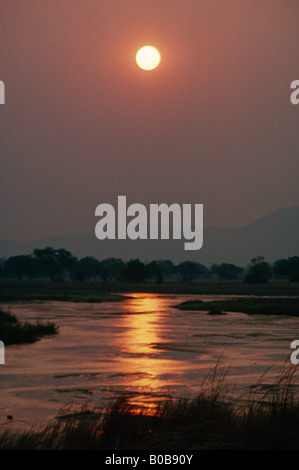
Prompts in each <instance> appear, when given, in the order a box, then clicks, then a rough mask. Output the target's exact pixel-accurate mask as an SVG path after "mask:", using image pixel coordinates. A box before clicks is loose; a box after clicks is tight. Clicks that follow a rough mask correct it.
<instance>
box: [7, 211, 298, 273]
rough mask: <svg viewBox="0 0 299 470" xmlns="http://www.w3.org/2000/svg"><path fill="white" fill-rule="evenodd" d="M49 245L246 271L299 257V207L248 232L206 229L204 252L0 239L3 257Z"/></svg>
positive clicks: (73, 238)
mask: <svg viewBox="0 0 299 470" xmlns="http://www.w3.org/2000/svg"><path fill="white" fill-rule="evenodd" d="M46 246H52V247H53V248H56V249H58V248H65V249H66V250H69V251H70V252H71V253H72V254H73V255H75V256H77V257H79V258H82V257H85V256H95V257H96V258H98V259H104V258H109V257H116V258H122V259H123V260H124V261H126V260H128V259H130V258H139V259H140V260H142V261H151V260H153V259H170V260H172V261H173V262H179V261H184V260H192V261H198V262H200V263H202V264H205V265H207V266H208V265H210V264H212V263H224V262H225V263H234V264H238V265H240V266H245V265H247V264H248V263H249V262H250V260H251V259H252V258H253V257H255V256H258V255H262V256H264V257H265V259H266V260H267V261H269V262H273V261H275V260H276V259H279V258H287V257H289V256H299V207H286V208H281V209H277V210H275V211H274V212H272V213H270V214H268V215H265V216H262V217H260V218H258V219H256V220H254V221H253V222H251V223H249V224H247V225H245V226H243V227H204V242H203V247H202V248H201V249H200V250H198V251H184V240H183V239H182V240H171V239H170V240H134V241H133V240H129V239H128V240H103V241H100V240H98V239H97V238H96V236H95V234H94V233H78V234H69V235H61V236H55V237H49V238H44V239H40V240H32V241H16V240H2V241H1V240H0V257H2V258H8V257H9V256H15V255H20V254H30V253H32V251H33V250H34V249H35V248H45V247H46Z"/></svg>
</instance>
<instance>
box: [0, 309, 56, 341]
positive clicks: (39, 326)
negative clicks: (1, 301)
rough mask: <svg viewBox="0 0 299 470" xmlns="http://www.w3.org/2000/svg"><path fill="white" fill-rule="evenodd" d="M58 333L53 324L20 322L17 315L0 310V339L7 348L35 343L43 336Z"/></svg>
mask: <svg viewBox="0 0 299 470" xmlns="http://www.w3.org/2000/svg"><path fill="white" fill-rule="evenodd" d="M57 333H58V327H57V326H56V325H55V324H54V323H53V322H47V323H40V322H36V323H35V324H32V323H28V322H20V321H19V320H18V319H17V317H16V316H15V315H12V314H11V313H9V312H4V311H3V310H1V309H0V338H1V341H3V342H4V344H5V345H6V346H8V345H10V344H22V343H34V342H35V341H38V340H39V339H40V337H41V336H45V335H54V334H57Z"/></svg>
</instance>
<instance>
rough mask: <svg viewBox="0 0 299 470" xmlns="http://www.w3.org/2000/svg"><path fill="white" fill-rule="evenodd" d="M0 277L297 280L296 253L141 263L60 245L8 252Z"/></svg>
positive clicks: (298, 265) (184, 280)
mask: <svg viewBox="0 0 299 470" xmlns="http://www.w3.org/2000/svg"><path fill="white" fill-rule="evenodd" d="M0 277H1V278H16V279H18V280H22V279H24V278H25V279H40V278H45V279H50V280H52V281H54V280H61V279H71V280H77V281H85V280H96V279H101V280H103V281H128V282H141V281H147V280H149V281H151V280H154V281H155V282H157V283H162V282H163V280H165V279H177V280H181V281H183V282H191V281H192V280H195V279H220V280H235V279H242V280H243V282H246V283H266V282H268V280H269V279H270V278H273V277H275V278H287V279H289V280H290V281H291V282H298V281H299V257H298V256H293V257H289V258H286V259H279V260H277V261H275V262H274V263H273V264H272V265H271V264H270V263H268V262H266V261H265V259H264V257H263V256H257V257H256V258H253V259H252V260H251V262H250V264H249V265H248V266H247V267H246V268H243V267H240V266H236V265H235V264H232V263H221V264H217V263H214V264H212V266H211V267H210V268H207V267H206V266H204V265H203V264H201V263H198V262H194V261H182V262H180V263H178V264H174V263H173V262H172V261H170V260H154V261H150V262H147V263H143V262H142V261H140V260H139V259H131V260H129V261H127V262H125V261H123V260H122V259H120V258H106V259H103V260H98V259H97V258H95V257H91V256H86V257H83V258H81V259H78V258H77V257H76V256H74V255H72V253H71V252H70V251H67V250H65V249H63V248H61V249H54V248H52V247H46V248H43V249H35V250H34V251H33V253H32V254H30V255H17V256H11V257H10V258H8V259H6V260H2V261H1V266H0Z"/></svg>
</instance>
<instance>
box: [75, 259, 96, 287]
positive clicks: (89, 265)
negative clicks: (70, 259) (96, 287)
mask: <svg viewBox="0 0 299 470" xmlns="http://www.w3.org/2000/svg"><path fill="white" fill-rule="evenodd" d="M100 274H101V264H100V262H99V261H98V260H97V259H96V258H93V257H91V256H86V257H85V258H81V259H80V260H79V261H78V263H77V266H76V278H77V279H78V280H81V279H82V280H84V279H87V280H88V281H89V280H90V279H91V278H93V279H95V278H96V277H97V276H99V275H100Z"/></svg>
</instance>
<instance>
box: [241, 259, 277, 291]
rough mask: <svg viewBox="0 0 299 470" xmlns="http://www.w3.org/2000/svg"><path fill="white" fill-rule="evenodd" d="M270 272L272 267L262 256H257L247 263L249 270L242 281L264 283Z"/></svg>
mask: <svg viewBox="0 0 299 470" xmlns="http://www.w3.org/2000/svg"><path fill="white" fill-rule="evenodd" d="M271 274H272V268H271V266H270V264H269V263H267V262H266V261H265V258H264V257H263V256H257V257H256V258H253V259H252V260H251V263H250V264H249V272H248V273H247V275H246V277H245V279H244V282H246V283H248V284H266V283H267V282H268V280H269V279H270V277H271Z"/></svg>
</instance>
